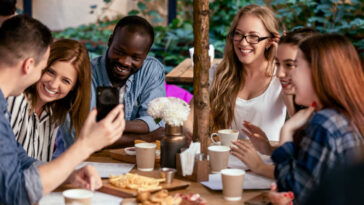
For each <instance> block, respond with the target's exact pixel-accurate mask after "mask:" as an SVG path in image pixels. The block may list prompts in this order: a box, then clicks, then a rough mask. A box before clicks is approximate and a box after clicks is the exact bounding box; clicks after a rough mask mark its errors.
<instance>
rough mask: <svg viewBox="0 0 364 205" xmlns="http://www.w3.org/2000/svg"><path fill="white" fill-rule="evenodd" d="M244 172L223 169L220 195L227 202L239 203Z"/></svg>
mask: <svg viewBox="0 0 364 205" xmlns="http://www.w3.org/2000/svg"><path fill="white" fill-rule="evenodd" d="M244 176H245V171H244V170H241V169H223V170H221V177H222V194H223V195H224V199H225V200H227V201H239V200H241V196H242V194H243V190H242V189H243V188H242V187H243V182H244Z"/></svg>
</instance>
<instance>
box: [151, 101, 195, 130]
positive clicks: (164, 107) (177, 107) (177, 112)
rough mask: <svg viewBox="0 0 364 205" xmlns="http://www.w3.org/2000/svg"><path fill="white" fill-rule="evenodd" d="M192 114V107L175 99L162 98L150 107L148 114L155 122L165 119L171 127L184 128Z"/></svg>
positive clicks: (152, 102)
mask: <svg viewBox="0 0 364 205" xmlns="http://www.w3.org/2000/svg"><path fill="white" fill-rule="evenodd" d="M189 113H190V105H189V104H187V103H186V102H185V101H183V100H181V99H179V98H175V97H160V98H156V99H154V100H152V101H151V102H150V103H149V105H148V114H149V115H150V116H152V117H153V118H154V119H155V120H158V119H163V120H164V122H165V123H166V124H168V125H170V126H182V125H183V122H184V121H185V120H187V117H188V115H189Z"/></svg>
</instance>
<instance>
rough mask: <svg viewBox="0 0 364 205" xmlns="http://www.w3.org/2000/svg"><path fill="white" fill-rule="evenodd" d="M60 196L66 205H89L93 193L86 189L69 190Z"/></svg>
mask: <svg viewBox="0 0 364 205" xmlns="http://www.w3.org/2000/svg"><path fill="white" fill-rule="evenodd" d="M62 195H63V197H64V201H65V204H66V205H91V200H92V196H93V195H94V193H93V192H92V191H89V190H87V189H69V190H66V191H64V192H63V193H62Z"/></svg>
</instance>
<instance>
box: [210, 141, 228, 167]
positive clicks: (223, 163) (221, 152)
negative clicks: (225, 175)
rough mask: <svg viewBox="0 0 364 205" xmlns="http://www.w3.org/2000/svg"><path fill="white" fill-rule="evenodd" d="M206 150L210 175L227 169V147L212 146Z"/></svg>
mask: <svg viewBox="0 0 364 205" xmlns="http://www.w3.org/2000/svg"><path fill="white" fill-rule="evenodd" d="M207 149H208V153H209V160H210V168H211V173H219V172H220V171H221V170H222V169H225V168H227V166H228V163H229V151H230V148H229V147H227V146H220V145H213V146H210V147H208V148H207Z"/></svg>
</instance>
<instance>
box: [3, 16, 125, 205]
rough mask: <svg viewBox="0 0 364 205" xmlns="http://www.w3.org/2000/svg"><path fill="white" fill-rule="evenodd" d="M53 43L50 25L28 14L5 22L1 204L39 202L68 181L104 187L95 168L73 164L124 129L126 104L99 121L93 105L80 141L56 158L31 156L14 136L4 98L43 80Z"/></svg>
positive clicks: (115, 138)
mask: <svg viewBox="0 0 364 205" xmlns="http://www.w3.org/2000/svg"><path fill="white" fill-rule="evenodd" d="M51 42H52V35H51V32H50V30H49V29H48V28H47V27H46V26H44V25H43V24H42V23H40V22H39V21H37V20H35V19H32V18H31V17H27V16H25V15H18V16H15V17H12V18H10V19H8V20H6V21H5V22H4V23H3V25H2V26H1V27H0V156H1V157H0V204H34V203H36V202H38V201H39V200H40V198H41V197H42V196H43V195H45V194H47V193H49V192H50V191H52V190H53V189H55V188H56V187H58V186H59V185H60V184H61V183H63V182H64V181H67V182H71V183H73V184H75V185H78V186H81V187H84V188H88V189H91V190H93V189H96V188H99V187H100V186H101V179H100V177H99V175H98V174H97V172H96V170H95V169H94V168H92V167H90V166H86V167H83V168H81V169H79V170H77V171H74V169H75V168H76V166H77V165H78V164H79V163H80V162H82V161H83V160H85V159H87V158H88V157H89V155H90V154H92V153H93V152H94V151H96V150H99V149H101V148H102V147H104V146H106V145H109V144H111V143H113V142H114V141H115V140H117V139H118V138H119V137H120V136H121V135H122V133H123V131H124V128H125V120H124V112H123V106H121V105H119V106H117V107H116V108H115V109H114V110H112V111H111V112H110V113H109V115H108V116H106V118H104V119H103V120H101V121H100V122H96V119H95V118H96V110H93V111H92V112H91V113H90V114H89V116H88V118H87V119H86V122H85V124H84V126H83V128H82V130H81V134H80V136H79V138H78V140H77V141H76V142H75V143H74V144H73V145H72V146H71V147H70V148H69V149H68V150H67V151H66V152H65V153H64V154H63V155H61V156H60V157H58V158H57V159H56V160H53V161H51V162H49V163H41V162H39V161H36V160H35V159H33V158H31V157H28V156H27V154H26V152H25V151H24V149H23V147H22V146H21V145H20V144H19V143H18V142H17V141H16V140H15V137H14V133H13V130H12V128H11V126H10V123H9V114H8V111H7V102H6V99H5V98H7V97H8V96H16V95H19V94H20V93H22V92H23V91H24V89H26V88H27V87H28V86H30V85H31V84H33V83H35V82H36V81H37V80H39V78H40V76H41V73H42V70H43V69H44V68H45V66H46V64H47V60H48V57H49V52H50V44H51ZM86 136H87V137H86ZM100 136H102V137H100Z"/></svg>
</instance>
